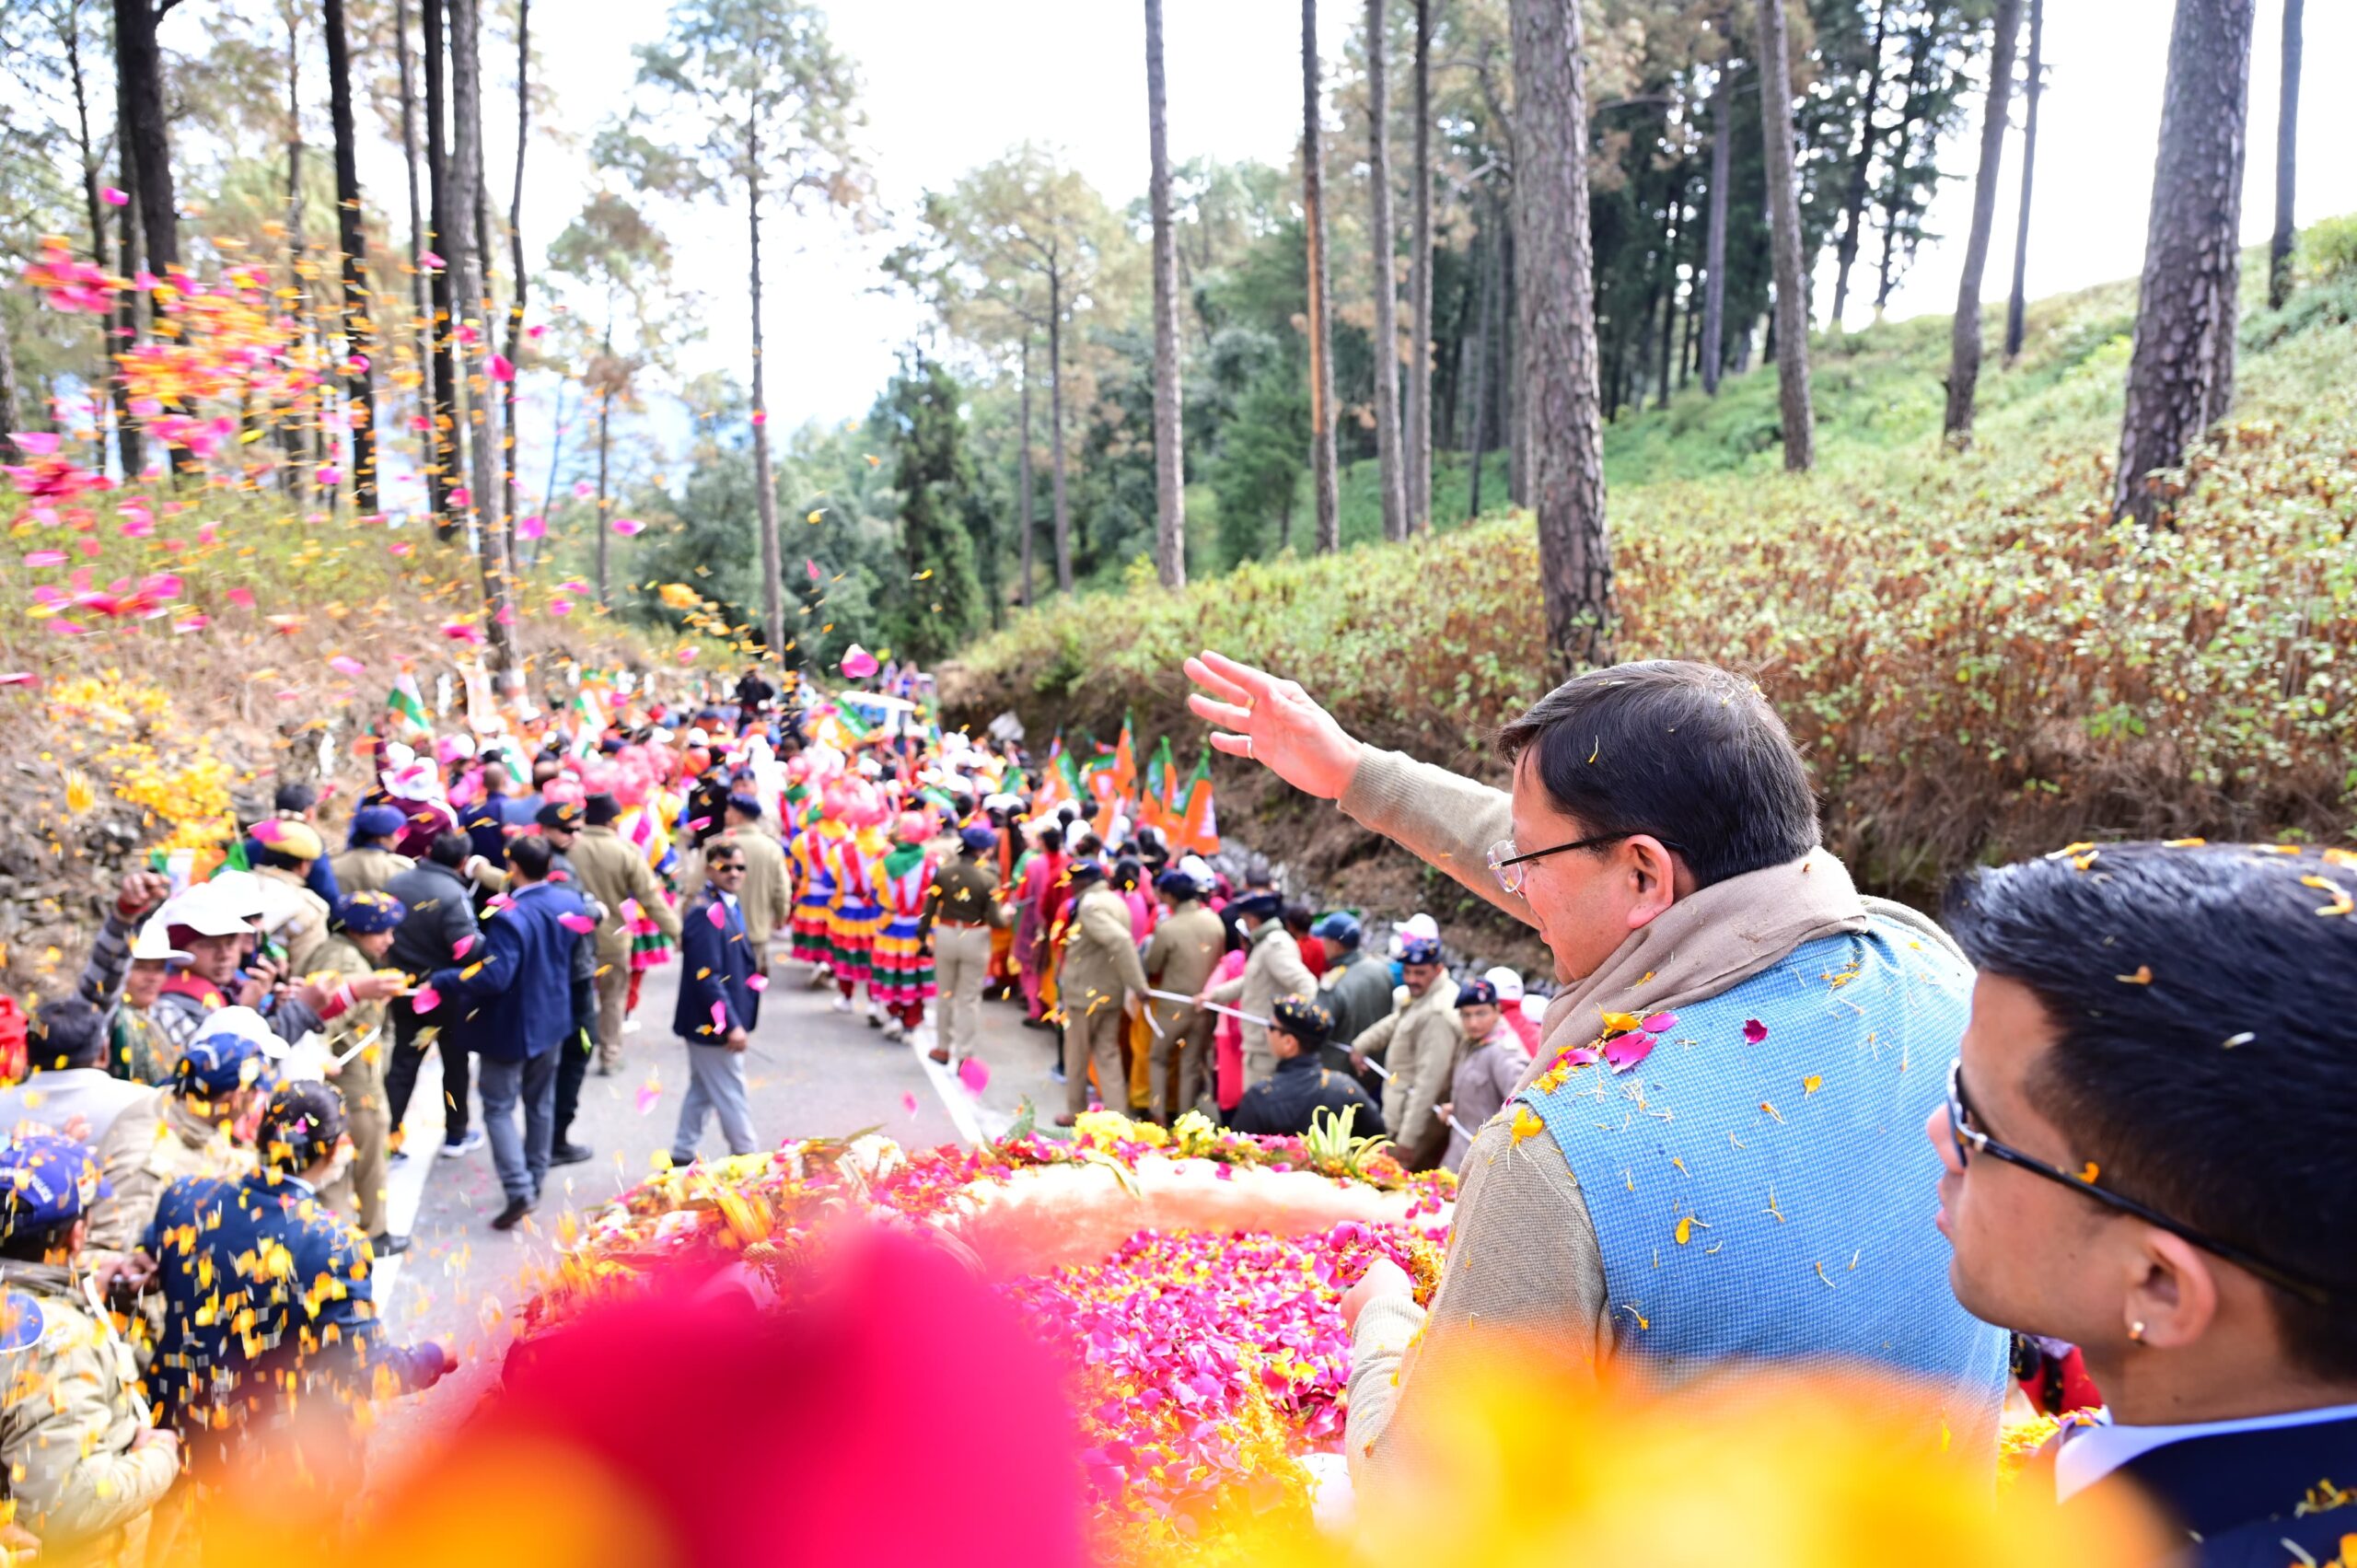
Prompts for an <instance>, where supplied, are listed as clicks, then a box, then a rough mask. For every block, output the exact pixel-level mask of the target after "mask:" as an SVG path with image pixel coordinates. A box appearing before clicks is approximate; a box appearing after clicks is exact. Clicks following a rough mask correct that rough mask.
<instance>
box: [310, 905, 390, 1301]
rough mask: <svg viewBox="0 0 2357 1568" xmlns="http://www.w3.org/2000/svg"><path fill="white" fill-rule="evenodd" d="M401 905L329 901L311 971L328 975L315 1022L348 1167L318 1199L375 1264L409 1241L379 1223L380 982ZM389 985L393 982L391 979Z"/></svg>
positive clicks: (386, 1130) (386, 1122)
mask: <svg viewBox="0 0 2357 1568" xmlns="http://www.w3.org/2000/svg"><path fill="white" fill-rule="evenodd" d="M408 915H409V906H408V905H407V904H404V903H402V902H401V900H399V899H397V898H395V897H393V896H392V895H391V894H390V893H385V892H357V893H346V894H345V895H344V896H343V898H342V899H339V900H336V906H335V923H336V934H335V935H333V936H331V937H330V938H329V939H328V944H327V946H326V947H322V948H320V949H319V968H320V969H321V970H326V971H328V972H330V973H331V974H333V975H334V976H335V977H336V988H335V990H334V992H333V993H331V995H330V996H329V998H328V1001H327V1005H325V1006H323V1007H322V1008H320V1010H319V1016H320V1018H321V1019H322V1020H323V1021H325V1022H326V1024H327V1026H328V1051H329V1058H328V1063H329V1065H328V1076H329V1077H331V1078H332V1079H333V1080H334V1081H335V1086H336V1091H337V1093H339V1094H341V1095H342V1096H343V1115H344V1123H345V1126H346V1128H347V1129H348V1130H349V1132H350V1133H351V1137H352V1164H351V1166H350V1167H348V1168H347V1169H346V1170H345V1171H344V1173H343V1175H342V1176H339V1177H338V1178H336V1179H335V1180H333V1181H332V1182H331V1183H329V1185H328V1188H327V1190H326V1191H323V1192H321V1193H320V1194H319V1200H320V1202H323V1203H325V1204H326V1205H327V1206H328V1207H329V1208H330V1209H331V1210H333V1211H335V1212H336V1213H338V1214H343V1215H345V1216H346V1217H347V1218H349V1217H351V1216H352V1215H353V1214H357V1215H358V1216H359V1220H360V1229H361V1233H362V1234H363V1235H365V1236H366V1237H369V1240H370V1244H371V1245H372V1246H373V1247H374V1248H375V1249H376V1253H377V1257H379V1258H390V1257H394V1256H396V1255H397V1254H400V1253H402V1252H406V1251H408V1250H409V1237H406V1236H395V1235H393V1234H392V1233H391V1232H390V1231H389V1230H388V1229H387V1228H386V1224H385V1160H386V1154H387V1145H388V1144H389V1141H390V1139H391V1136H392V1130H393V1129H392V1118H391V1116H390V1115H389V1108H388V1106H387V1104H386V1100H385V1063H386V1061H387V1060H388V1059H389V1058H390V1057H391V1055H392V1053H393V1037H392V1024H391V1019H390V1017H389V1009H388V1007H387V1005H386V999H385V998H384V997H382V996H380V995H377V992H380V991H382V990H384V989H386V984H387V982H386V981H384V979H383V978H382V977H383V976H384V975H385V974H386V973H388V972H389V971H386V970H384V968H383V966H384V963H385V959H386V956H387V955H388V954H389V953H390V952H391V951H392V947H393V934H394V932H396V931H398V930H399V929H400V928H401V922H402V921H403V920H404V919H406V918H407V917H408ZM390 983H393V984H398V983H399V981H398V979H397V978H396V979H395V980H393V981H390Z"/></svg>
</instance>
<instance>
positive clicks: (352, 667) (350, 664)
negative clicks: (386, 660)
mask: <svg viewBox="0 0 2357 1568" xmlns="http://www.w3.org/2000/svg"><path fill="white" fill-rule="evenodd" d="M328 668H330V669H332V670H334V671H335V672H336V673H337V674H338V675H351V676H360V675H366V674H367V673H368V667H367V666H366V665H365V664H362V663H361V662H360V661H359V660H358V659H356V658H354V657H353V656H351V655H350V654H338V655H336V656H335V657H333V658H331V659H330V660H328Z"/></svg>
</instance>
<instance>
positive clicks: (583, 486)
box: [573, 479, 598, 501]
mask: <svg viewBox="0 0 2357 1568" xmlns="http://www.w3.org/2000/svg"><path fill="white" fill-rule="evenodd" d="M595 494H598V487H597V486H596V485H594V484H592V483H590V482H588V481H587V480H586V479H576V480H575V481H574V482H573V498H574V499H575V501H586V500H588V499H589V497H591V496H592V495H595Z"/></svg>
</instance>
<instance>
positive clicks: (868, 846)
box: [827, 789, 887, 1029]
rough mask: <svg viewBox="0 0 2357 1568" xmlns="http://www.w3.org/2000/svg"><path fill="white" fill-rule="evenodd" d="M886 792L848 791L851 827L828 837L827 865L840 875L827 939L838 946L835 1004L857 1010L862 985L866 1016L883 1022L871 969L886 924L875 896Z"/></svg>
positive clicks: (873, 1023) (875, 1023) (845, 808)
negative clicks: (854, 1001) (855, 1004)
mask: <svg viewBox="0 0 2357 1568" xmlns="http://www.w3.org/2000/svg"><path fill="white" fill-rule="evenodd" d="M884 810H885V807H884V799H883V796H882V795H881V794H880V793H879V792H877V791H874V790H872V789H870V790H868V791H867V792H865V794H852V795H847V796H845V797H844V801H843V805H842V820H843V822H844V824H845V826H846V827H848V828H849V831H848V832H846V833H844V834H843V835H842V836H841V837H840V838H835V839H831V840H830V841H829V843H828V849H827V854H828V869H829V870H830V872H832V874H833V876H834V878H835V888H836V893H835V907H834V909H833V911H832V912H831V913H830V918H829V925H828V941H829V944H830V946H831V947H833V948H834V973H835V990H836V991H837V992H838V993H839V994H838V996H837V997H836V1000H835V1004H834V1008H835V1011H836V1012H838V1013H848V1012H850V1011H851V1010H852V999H853V994H854V993H856V992H857V991H858V989H859V988H860V986H861V985H863V984H865V985H866V986H867V988H868V991H867V1022H868V1025H869V1027H870V1028H879V1029H880V1028H883V1027H884V1016H883V1015H882V1013H881V1012H879V1011H878V1010H877V1005H876V988H875V985H874V983H873V976H872V973H871V970H872V967H873V964H874V961H875V950H876V934H877V932H878V931H879V930H881V929H883V925H884V911H883V909H882V907H881V906H879V905H878V904H877V901H876V885H875V874H876V870H877V865H879V863H880V862H881V861H882V860H883V858H884V851H885V849H886V847H887V846H886V844H885V842H884V831H883V827H882V822H883V816H884Z"/></svg>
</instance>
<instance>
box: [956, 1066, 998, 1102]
mask: <svg viewBox="0 0 2357 1568" xmlns="http://www.w3.org/2000/svg"><path fill="white" fill-rule="evenodd" d="M958 1082H959V1083H961V1084H963V1085H965V1086H966V1092H967V1093H968V1094H971V1095H979V1094H981V1092H982V1091H983V1090H984V1089H986V1088H988V1087H989V1086H990V1082H991V1064H990V1063H987V1062H985V1061H983V1060H982V1059H981V1057H979V1056H969V1057H967V1058H966V1059H965V1060H964V1061H963V1062H960V1063H958Z"/></svg>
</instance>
